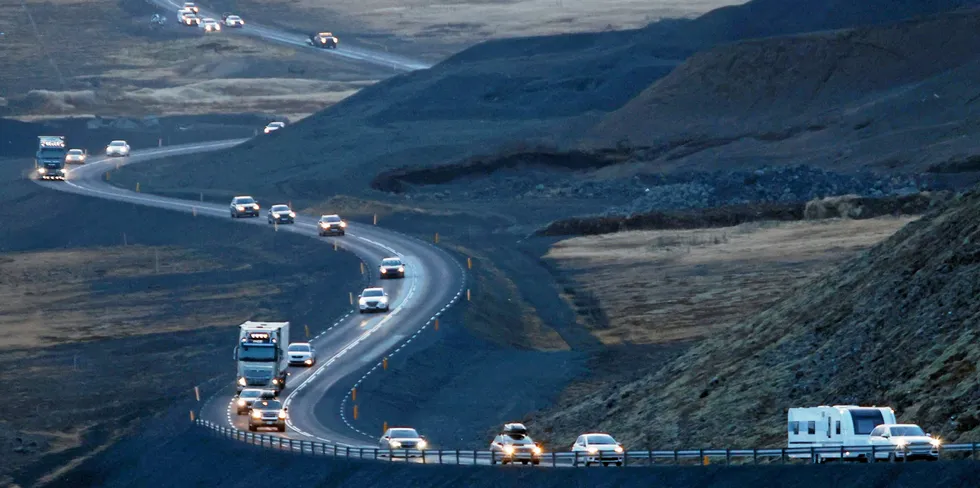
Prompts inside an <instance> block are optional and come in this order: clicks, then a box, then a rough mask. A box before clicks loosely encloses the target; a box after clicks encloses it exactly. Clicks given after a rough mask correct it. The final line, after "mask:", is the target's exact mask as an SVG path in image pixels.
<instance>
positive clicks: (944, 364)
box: [529, 189, 980, 448]
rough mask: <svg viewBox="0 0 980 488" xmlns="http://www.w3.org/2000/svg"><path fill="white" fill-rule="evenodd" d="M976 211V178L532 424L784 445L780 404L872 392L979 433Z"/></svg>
mask: <svg viewBox="0 0 980 488" xmlns="http://www.w3.org/2000/svg"><path fill="white" fill-rule="evenodd" d="M977 222H980V191H978V190H977V189H974V191H973V192H970V193H967V194H966V195H965V196H963V197H962V198H960V199H958V200H957V201H954V202H951V203H950V204H949V205H948V206H946V207H945V208H943V209H940V210H937V211H934V212H931V213H930V214H927V215H926V216H925V217H923V218H922V219H920V220H918V221H915V222H912V223H910V224H908V225H906V226H905V227H904V228H903V229H902V230H900V231H899V232H897V233H896V234H895V235H893V236H892V237H891V238H889V239H887V240H886V241H884V242H882V243H881V244H879V245H877V246H875V247H873V248H872V249H870V250H868V251H867V252H865V253H862V254H861V255H858V256H857V257H855V258H853V259H851V260H849V261H848V262H846V263H845V264H843V265H841V266H840V267H839V268H838V269H837V270H835V271H833V272H830V273H828V274H826V275H824V276H822V277H820V278H817V279H815V280H813V281H811V282H809V283H808V284H806V285H803V286H801V287H800V288H799V289H796V290H793V291H791V293H789V295H788V296H787V297H786V298H785V299H783V300H781V301H780V302H778V303H777V304H776V305H774V306H773V307H772V308H770V309H769V310H766V311H764V312H762V313H761V314H759V315H758V316H756V317H755V318H752V319H750V320H747V321H745V322H744V323H741V324H739V325H737V326H735V327H733V328H732V329H730V330H728V331H726V332H724V333H720V334H718V335H716V336H714V337H711V338H709V339H707V340H705V341H704V342H703V343H701V344H699V345H697V346H695V347H694V348H692V349H691V350H690V351H689V352H687V353H685V355H683V356H681V357H680V358H678V359H677V360H675V361H673V362H672V363H671V364H670V365H669V366H667V367H664V368H663V369H661V370H659V371H650V372H649V374H648V375H647V376H646V377H644V378H642V379H640V380H637V381H634V382H631V383H627V384H622V385H609V386H608V387H606V388H605V389H604V391H601V392H599V393H597V394H594V395H591V396H589V397H586V398H575V399H574V401H571V400H570V401H569V403H568V404H567V405H558V406H556V408H555V409H554V412H555V413H553V414H550V415H546V416H542V417H539V418H537V419H535V420H534V421H533V422H531V423H530V425H529V426H531V427H532V428H533V429H534V430H537V431H545V432H555V433H562V435H572V434H565V433H567V432H571V431H570V430H569V429H570V428H571V427H572V426H581V425H592V426H594V428H595V429H596V430H599V431H611V432H614V433H619V434H620V436H618V438H620V437H621V440H622V441H623V442H624V443H626V445H630V446H636V447H641V446H642V448H645V447H646V445H647V443H648V442H650V443H652V444H653V445H654V447H684V448H698V447H705V448H707V447H721V446H731V447H755V446H763V445H768V446H780V445H785V442H786V434H785V428H786V409H787V408H790V407H802V406H815V405H832V404H861V405H873V404H876V405H890V406H892V407H893V408H895V409H896V412H897V414H898V418H899V421H901V422H914V423H919V424H920V425H922V427H923V428H924V429H926V430H927V431H929V432H932V433H934V434H935V435H939V436H940V437H942V438H943V439H945V440H946V441H947V442H978V441H980V387H978V386H980V370H978V365H980V348H978V347H977V341H978V340H980V300H977V299H976V297H977V294H978V293H980V285H978V283H980V234H978V232H977ZM640 432H645V433H647V434H648V435H649V437H640V435H639V433H640ZM703 439H711V443H710V445H707V444H703V443H697V444H695V442H696V441H695V440H703ZM572 440H573V438H561V439H552V442H565V441H568V442H571V441H572Z"/></svg>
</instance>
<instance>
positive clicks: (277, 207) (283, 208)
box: [272, 205, 289, 212]
mask: <svg viewBox="0 0 980 488" xmlns="http://www.w3.org/2000/svg"><path fill="white" fill-rule="evenodd" d="M272 211H273V212H288V211H289V207H288V206H286V205H275V206H273V207H272Z"/></svg>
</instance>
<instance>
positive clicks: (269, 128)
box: [262, 122, 286, 134]
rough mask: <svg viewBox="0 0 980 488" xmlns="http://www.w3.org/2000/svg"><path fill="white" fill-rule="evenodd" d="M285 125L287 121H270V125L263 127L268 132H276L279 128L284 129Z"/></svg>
mask: <svg viewBox="0 0 980 488" xmlns="http://www.w3.org/2000/svg"><path fill="white" fill-rule="evenodd" d="M283 127H286V123H285V122H269V125H267V126H265V129H263V130H262V132H265V133H266V134H268V133H270V132H274V131H277V130H279V129H282V128H283Z"/></svg>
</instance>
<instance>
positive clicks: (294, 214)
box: [289, 210, 296, 218]
mask: <svg viewBox="0 0 980 488" xmlns="http://www.w3.org/2000/svg"><path fill="white" fill-rule="evenodd" d="M289 216H290V217H292V218H296V212H293V211H292V210H290V211H289Z"/></svg>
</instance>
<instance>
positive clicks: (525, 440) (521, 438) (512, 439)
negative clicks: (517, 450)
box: [504, 434, 534, 444]
mask: <svg viewBox="0 0 980 488" xmlns="http://www.w3.org/2000/svg"><path fill="white" fill-rule="evenodd" d="M504 443H505V444H534V441H532V440H531V438H530V437H528V436H526V435H519V434H507V435H505V436H504Z"/></svg>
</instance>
